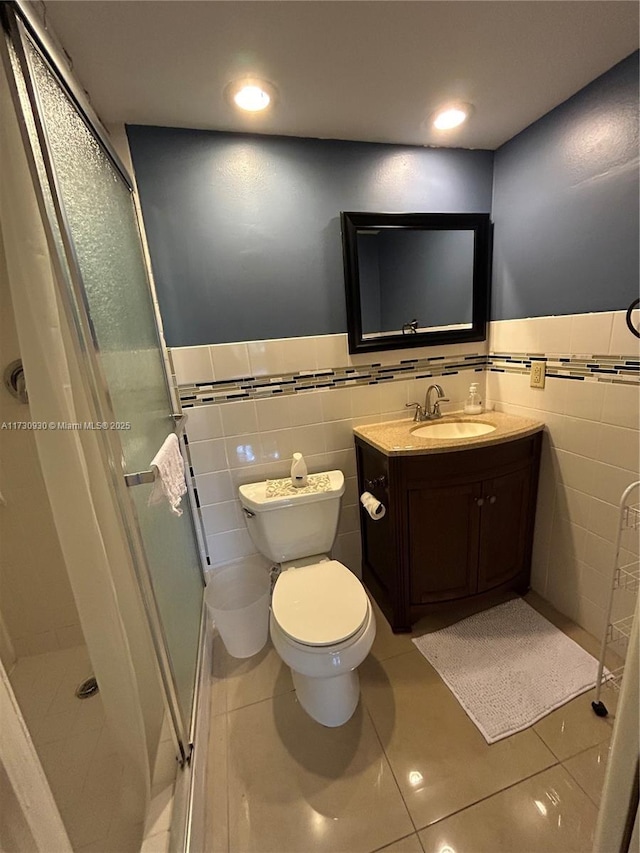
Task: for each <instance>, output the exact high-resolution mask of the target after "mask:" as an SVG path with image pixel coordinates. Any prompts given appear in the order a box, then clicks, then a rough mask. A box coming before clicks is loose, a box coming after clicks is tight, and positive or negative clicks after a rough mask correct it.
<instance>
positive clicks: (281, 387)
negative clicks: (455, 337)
mask: <svg viewBox="0 0 640 853" xmlns="http://www.w3.org/2000/svg"><path fill="white" fill-rule="evenodd" d="M486 363H487V357H486V355H484V354H479V353H476V354H474V355H455V356H442V355H438V356H433V357H432V358H414V359H408V360H406V361H401V362H399V364H396V365H385V366H384V367H383V366H382V365H381V364H380V363H374V364H367V365H361V366H359V367H336V368H334V369H324V370H317V371H310V370H301V371H300V372H299V373H282V374H278V375H275V376H246V377H242V378H241V379H233V380H228V381H224V382H198V383H196V384H194V385H180V387H179V392H180V400H181V402H182V407H183V408H184V409H188V408H191V407H193V406H202V405H207V404H209V403H234V402H237V401H238V400H249V399H251V400H263V399H265V398H269V397H276V396H278V395H279V394H297V393H299V392H300V391H314V390H321V389H323V388H354V387H357V386H361V385H379V384H382V383H383V382H392V381H397V380H402V379H411V378H414V379H427V378H430V377H432V376H451V375H452V374H455V373H459V372H460V371H462V370H474V371H476V372H482V371H483V370H484V369H485V366H486Z"/></svg>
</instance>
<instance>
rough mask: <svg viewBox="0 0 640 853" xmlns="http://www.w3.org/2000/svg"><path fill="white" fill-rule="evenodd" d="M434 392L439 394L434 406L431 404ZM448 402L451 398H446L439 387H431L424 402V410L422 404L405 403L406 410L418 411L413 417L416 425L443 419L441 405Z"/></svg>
mask: <svg viewBox="0 0 640 853" xmlns="http://www.w3.org/2000/svg"><path fill="white" fill-rule="evenodd" d="M432 391H435V392H436V393H437V394H438V399H437V400H436V401H435V402H434V403H433V404H432V403H431V392H432ZM448 402H449V398H448V397H445V396H444V391H443V390H442V388H441V387H440V386H439V385H429V387H428V388H427V395H426V397H425V401H424V408H423V407H422V406H421V405H420V403H405V408H407V409H415V410H416V411H415V414H414V416H413V420H414V421H415V422H416V423H420V422H421V421H430V420H433V419H435V418H441V417H442V412H441V411H440V403H448Z"/></svg>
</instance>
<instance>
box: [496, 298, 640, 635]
mask: <svg viewBox="0 0 640 853" xmlns="http://www.w3.org/2000/svg"><path fill="white" fill-rule="evenodd" d="M624 313H625V312H623V311H617V312H602V313H599V314H575V315H571V316H567V317H536V318H532V319H529V320H502V321H498V322H495V323H492V324H491V327H490V351H491V352H512V353H517V352H543V353H547V354H550V353H561V354H564V355H578V354H584V353H587V354H590V355H596V354H598V355H606V354H611V355H627V356H631V357H633V358H639V357H640V347H639V344H640V342H639V341H638V339H637V338H635V337H634V336H633V335H631V333H630V332H629V330H628V329H627V328H626V324H625V323H624ZM486 376H487V384H486V394H487V398H488V399H489V400H493V401H494V402H495V405H496V408H497V409H499V410H503V411H507V412H513V413H514V414H522V415H524V416H529V417H535V418H537V419H539V420H543V421H544V422H545V423H546V430H545V433H546V434H545V442H544V446H543V459H542V466H541V473H540V489H539V496H538V508H537V515H536V531H535V542H534V554H533V573H532V586H533V588H534V589H535V590H536V591H537V592H539V593H540V594H541V595H543V596H544V597H545V598H547V599H548V600H549V601H550V602H551V603H552V604H553V605H554V606H555V607H557V608H558V609H559V610H561V611H562V612H564V613H565V614H567V615H568V616H570V617H571V618H572V619H574V620H575V621H576V622H578V623H579V624H580V625H582V626H583V627H584V628H586V629H587V630H588V631H590V632H591V633H593V634H595V635H597V636H600V635H601V633H602V630H603V628H604V621H605V608H606V604H607V595H608V590H609V588H610V578H611V571H612V566H613V559H614V544H613V543H614V539H615V534H616V525H617V515H618V513H617V505H618V501H619V499H620V495H621V493H622V491H623V489H624V488H625V487H626V486H627V485H629V484H630V483H631V482H633V481H635V480H638V479H639V475H638V468H639V448H640V437H639V433H638V427H639V402H640V387H639V386H638V385H635V386H634V385H629V386H623V385H613V384H610V383H607V382H597V381H592V380H585V381H582V382H578V381H573V380H567V379H558V378H550V377H547V381H546V387H545V388H544V389H536V388H530V387H529V378H528V376H522V375H517V374H509V373H491V372H489V373H487V375H486ZM628 539H629V540H630V541H629V543H628V545H629V548H630V549H631V550H632V551H633V550H635V551H636V553H637V546H638V541H637V534H636V535H635V536H628ZM618 601H619V605H620V608H621V610H620V612H619V613H618V614H617V615H619V616H622V615H627V612H626V610H628V609H629V608H630V607H632V600H631V598H627V599H625V596H624V594H622V595H621V596H619V597H618Z"/></svg>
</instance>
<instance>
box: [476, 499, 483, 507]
mask: <svg viewBox="0 0 640 853" xmlns="http://www.w3.org/2000/svg"><path fill="white" fill-rule="evenodd" d="M476 503H477V504H478V506H482V505H483V504H484V498H476Z"/></svg>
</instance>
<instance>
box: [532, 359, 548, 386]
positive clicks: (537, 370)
mask: <svg viewBox="0 0 640 853" xmlns="http://www.w3.org/2000/svg"><path fill="white" fill-rule="evenodd" d="M545 372H546V365H545V363H544V361H534V362H532V363H531V373H530V376H531V381H530V383H529V384H530V385H531V387H532V388H544V377H545Z"/></svg>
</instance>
